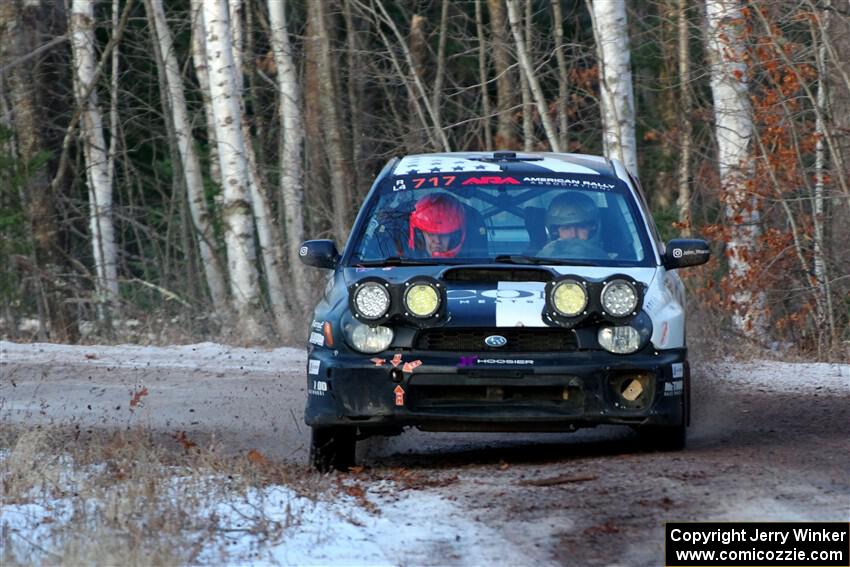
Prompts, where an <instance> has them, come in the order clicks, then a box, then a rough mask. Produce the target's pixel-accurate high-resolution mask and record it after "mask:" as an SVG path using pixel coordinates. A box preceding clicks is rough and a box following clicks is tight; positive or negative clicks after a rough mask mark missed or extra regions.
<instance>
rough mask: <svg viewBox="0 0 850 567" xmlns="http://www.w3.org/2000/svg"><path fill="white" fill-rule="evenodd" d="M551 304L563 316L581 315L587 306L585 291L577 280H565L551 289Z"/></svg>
mask: <svg viewBox="0 0 850 567" xmlns="http://www.w3.org/2000/svg"><path fill="white" fill-rule="evenodd" d="M552 305H554V306H555V310H556V311H557V312H558V313H559V314H560V315H563V316H564V317H575V316H577V315H581V313H582V312H583V311H584V308H585V307H586V306H587V292H586V291H585V290H584V287H583V286H582V285H581V284H579V283H578V282H576V281H573V280H565V281H563V282H561V283H559V284H558V285H556V286H555V289H553V290H552Z"/></svg>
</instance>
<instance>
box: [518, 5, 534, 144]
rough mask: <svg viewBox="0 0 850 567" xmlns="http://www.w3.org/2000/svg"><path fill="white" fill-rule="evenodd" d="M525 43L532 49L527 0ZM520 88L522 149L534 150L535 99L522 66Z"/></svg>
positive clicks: (529, 11) (529, 7)
mask: <svg viewBox="0 0 850 567" xmlns="http://www.w3.org/2000/svg"><path fill="white" fill-rule="evenodd" d="M523 21H524V23H525V45H526V49H528V50H529V51H531V48H530V45H531V37H530V35H531V34H530V31H531V2H525V18H524V19H523ZM519 88H520V93H521V94H522V149H524V150H525V151H527V152H533V151H534V147H535V146H536V145H537V144H536V141H537V140H536V139H535V136H534V101H533V100H532V97H531V85H529V83H528V76H527V75H526V74H525V73H524V72H523V70H522V68H520V73H519Z"/></svg>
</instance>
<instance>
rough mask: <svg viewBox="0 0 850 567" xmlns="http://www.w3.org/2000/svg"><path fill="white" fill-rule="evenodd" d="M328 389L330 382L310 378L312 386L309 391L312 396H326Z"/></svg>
mask: <svg viewBox="0 0 850 567" xmlns="http://www.w3.org/2000/svg"><path fill="white" fill-rule="evenodd" d="M327 391H328V383H327V382H325V381H324V380H310V388H309V389H308V390H307V393H308V394H310V395H311V396H324V395H325V393H326V392H327Z"/></svg>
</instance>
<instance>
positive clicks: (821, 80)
mask: <svg viewBox="0 0 850 567" xmlns="http://www.w3.org/2000/svg"><path fill="white" fill-rule="evenodd" d="M827 5H829V2H828V3H827ZM831 19H832V18H831V14H830V13H828V12H827V13H825V14H823V16H822V17H821V25H822V29H821V30H820V33H818V32H819V30H818V29H817V28H816V27H815V26H814V25H812V38H814V39H815V41H816V43H817V46H818V50H817V70H818V82H817V87H818V98H817V102H816V104H817V106H818V108H819V109H820V112H818V113H817V117H816V120H815V132H816V133H817V141H816V142H815V189H814V195H813V196H812V225H813V226H812V228H813V230H812V233H813V234H812V236H813V240H814V251H813V252H814V253H813V256H814V266H813V268H814V279H815V282H816V285H817V290H816V292H815V297H816V298H817V302H816V303H817V306H818V313H817V326H818V334H819V335H820V336H821V339H820V340H819V341H818V347H819V349H820V348H821V347H825V346H831V345H832V344H835V343H836V341H837V340H838V336H837V335H836V333H835V315H834V313H833V310H832V293H831V291H830V285H829V273H828V267H827V264H826V260H825V254H824V238H823V236H824V235H823V226H824V221H825V215H824V212H825V210H824V204H825V202H824V189H825V187H824V186H825V179H826V175H827V173H826V147H825V144H824V138H825V135H824V131H825V130H826V125H825V124H824V121H823V117H824V116H825V115H827V114H828V113H827V92H826V91H827V67H826V58H827V52H826V51H827V50H826V41H827V38H828V36H829V31H830V23H831ZM827 333H828V335H827V336H828V339H826V340H825V338H824V337H823V335H824V334H827Z"/></svg>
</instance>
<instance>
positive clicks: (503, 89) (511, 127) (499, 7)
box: [487, 0, 519, 150]
mask: <svg viewBox="0 0 850 567" xmlns="http://www.w3.org/2000/svg"><path fill="white" fill-rule="evenodd" d="M487 7H488V11H489V12H490V28H491V29H492V34H493V40H492V42H493V65H494V67H495V71H496V112H497V113H498V114H497V123H496V142H495V143H496V145H495V146H494V147H493V149H506V150H513V149H516V148H518V147H519V142H518V141H517V138H516V131H515V121H514V115H513V113H514V107H515V106H516V102H517V100H516V99H517V96H516V86H515V85H516V79H517V77H516V72H515V71H514V70H513V69H512V61H511V53H510V48H509V43H510V40H509V37H510V36H509V32H508V28H507V26H506V22H505V19H506V16H505V4H504V1H503V0H487Z"/></svg>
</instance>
